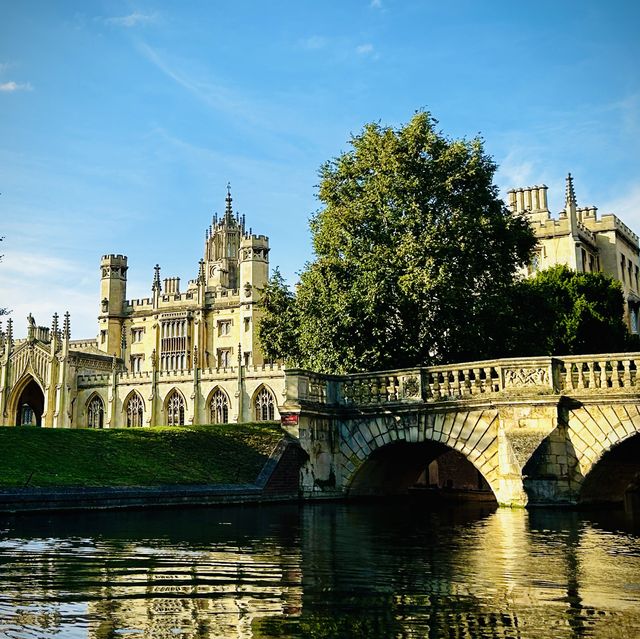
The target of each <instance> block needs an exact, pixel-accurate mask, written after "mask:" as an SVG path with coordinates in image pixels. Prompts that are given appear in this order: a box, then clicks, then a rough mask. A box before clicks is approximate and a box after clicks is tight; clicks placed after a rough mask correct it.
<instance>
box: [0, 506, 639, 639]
mask: <svg viewBox="0 0 640 639" xmlns="http://www.w3.org/2000/svg"><path fill="white" fill-rule="evenodd" d="M597 517H599V518H594V517H586V516H585V515H581V514H576V513H563V512H559V511H549V510H547V511H542V510H534V511H531V512H526V511H522V510H506V509H504V510H503V509H501V510H497V511H493V510H490V509H489V510H487V509H486V508H485V509H484V510H482V509H480V508H479V507H476V508H475V509H473V510H469V509H464V508H460V507H459V508H457V509H455V510H446V509H442V510H437V511H430V510H429V509H428V507H427V506H425V505H424V504H421V503H419V502H410V503H393V504H390V503H381V502H377V503H373V502H371V503H365V504H314V505H307V506H303V507H299V506H297V505H281V506H275V505H274V506H269V507H246V508H241V507H236V508H220V509H191V510H186V509H185V510H176V511H164V512H156V513H148V512H137V513H134V512H131V513H101V514H95V515H91V516H87V517H84V518H82V519H80V518H79V517H78V516H77V515H72V516H71V515H56V516H47V517H45V516H23V517H16V518H11V519H8V520H5V521H0V579H1V580H2V589H1V590H0V636H6V637H16V638H21V639H22V638H25V637H38V638H43V639H46V638H48V637H64V638H67V637H69V638H75V637H78V638H80V637H82V638H85V637H91V638H96V639H98V638H100V639H107V638H109V639H111V638H115V637H127V638H128V639H137V638H142V637H145V638H146V637H153V638H164V637H171V638H176V637H178V638H183V639H187V638H202V639H204V638H209V637H348V636H360V637H407V638H409V637H411V638H412V637H442V636H446V637H460V638H462V637H465V638H467V637H468V638H473V639H476V638H489V637H491V638H494V637H502V638H507V637H510V638H516V637H518V638H522V639H529V638H531V639H543V638H544V639H547V638H548V637H558V638H565V637H566V638H567V639H569V638H580V637H611V638H615V637H621V638H622V637H625V638H627V637H636V636H640V612H639V611H640V537H639V536H638V534H637V531H636V532H633V531H631V530H628V529H627V530H626V531H625V526H626V522H625V521H624V520H622V521H619V522H613V521H610V519H609V521H610V523H606V522H607V519H608V518H610V516H609V515H607V514H605V515H598V516H597ZM602 517H605V520H604V523H603V520H602Z"/></svg>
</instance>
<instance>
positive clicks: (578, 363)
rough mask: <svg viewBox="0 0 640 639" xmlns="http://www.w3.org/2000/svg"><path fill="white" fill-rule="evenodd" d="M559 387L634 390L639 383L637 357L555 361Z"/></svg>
mask: <svg viewBox="0 0 640 639" xmlns="http://www.w3.org/2000/svg"><path fill="white" fill-rule="evenodd" d="M557 361H558V364H559V369H560V370H559V376H558V382H559V384H558V386H559V390H560V391H564V390H595V389H599V390H606V389H616V388H633V387H637V386H640V382H639V381H638V363H639V362H640V357H638V356H637V354H629V353H621V354H613V355H579V356H571V357H563V358H557Z"/></svg>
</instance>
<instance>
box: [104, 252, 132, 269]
mask: <svg viewBox="0 0 640 639" xmlns="http://www.w3.org/2000/svg"><path fill="white" fill-rule="evenodd" d="M126 265H127V256H126V255H120V253H118V254H115V253H111V254H110V255H103V256H102V258H101V259H100V266H126Z"/></svg>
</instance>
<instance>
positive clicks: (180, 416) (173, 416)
mask: <svg viewBox="0 0 640 639" xmlns="http://www.w3.org/2000/svg"><path fill="white" fill-rule="evenodd" d="M167 425H168V426H184V397H182V395H181V394H180V393H179V392H178V391H177V390H173V391H171V393H169V396H168V397H167Z"/></svg>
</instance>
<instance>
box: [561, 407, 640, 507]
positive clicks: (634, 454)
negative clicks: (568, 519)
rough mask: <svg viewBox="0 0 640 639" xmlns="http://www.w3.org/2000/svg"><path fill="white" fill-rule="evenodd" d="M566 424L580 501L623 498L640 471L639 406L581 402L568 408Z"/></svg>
mask: <svg viewBox="0 0 640 639" xmlns="http://www.w3.org/2000/svg"><path fill="white" fill-rule="evenodd" d="M567 426H568V429H567V434H568V438H569V441H570V448H571V449H572V451H573V453H574V455H575V463H574V469H573V473H572V481H573V482H575V485H576V492H577V497H578V501H580V502H582V503H589V502H602V501H621V500H622V499H623V496H624V492H625V489H626V488H627V486H628V485H629V484H630V483H631V481H632V480H633V479H634V476H636V474H638V473H640V405H638V404H628V403H613V402H612V403H608V404H582V405H580V406H577V407H575V408H573V409H572V410H570V411H569V415H568V420H567Z"/></svg>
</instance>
